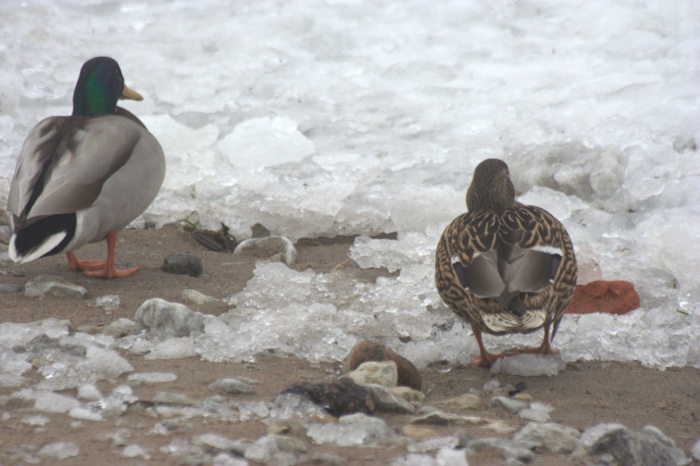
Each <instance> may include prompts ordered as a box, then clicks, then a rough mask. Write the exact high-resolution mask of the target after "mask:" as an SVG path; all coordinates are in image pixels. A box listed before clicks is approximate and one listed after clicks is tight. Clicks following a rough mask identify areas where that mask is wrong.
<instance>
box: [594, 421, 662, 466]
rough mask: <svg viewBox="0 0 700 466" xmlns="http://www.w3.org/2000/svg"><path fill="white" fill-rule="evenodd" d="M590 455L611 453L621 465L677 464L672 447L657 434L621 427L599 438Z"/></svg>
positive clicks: (659, 465)
mask: <svg viewBox="0 0 700 466" xmlns="http://www.w3.org/2000/svg"><path fill="white" fill-rule="evenodd" d="M588 454H589V455H603V454H609V455H611V456H613V457H614V458H615V460H617V461H618V463H619V464H620V465H621V466H676V461H675V460H674V458H673V455H672V452H671V449H670V448H669V447H668V446H666V445H664V444H663V443H662V442H661V441H659V440H658V439H657V438H656V437H655V436H653V435H649V434H646V433H640V432H634V431H632V430H629V429H627V428H620V429H616V430H613V431H611V432H608V433H606V434H605V435H603V436H602V437H601V438H599V439H598V440H597V441H596V442H595V443H594V444H593V446H592V447H591V449H590V450H589V452H588Z"/></svg>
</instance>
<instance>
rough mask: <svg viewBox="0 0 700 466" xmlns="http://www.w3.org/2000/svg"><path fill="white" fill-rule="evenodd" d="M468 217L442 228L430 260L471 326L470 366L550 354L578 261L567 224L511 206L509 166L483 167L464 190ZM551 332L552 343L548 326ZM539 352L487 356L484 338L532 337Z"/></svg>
mask: <svg viewBox="0 0 700 466" xmlns="http://www.w3.org/2000/svg"><path fill="white" fill-rule="evenodd" d="M467 209H468V212H467V213H466V214H462V215H460V216H459V217H457V218H456V219H454V220H453V221H452V223H450V224H449V225H448V226H447V228H445V231H444V233H443V234H442V237H441V238H440V241H439V243H438V246H437V251H436V254H435V284H436V285H437V289H438V292H439V293H440V296H441V297H442V300H443V301H444V302H445V303H446V304H447V305H448V306H449V308H450V309H452V311H453V312H454V313H455V314H457V315H458V316H459V317H460V318H461V319H462V320H464V321H465V322H467V323H469V324H470V325H471V327H472V331H473V332H474V337H475V338H476V341H477V344H478V345H479V352H480V355H479V356H476V355H475V356H472V364H474V365H475V366H481V367H489V366H490V365H491V363H492V362H493V361H495V360H496V359H498V358H501V357H504V356H510V355H513V354H518V353H521V352H531V353H541V354H552V353H556V352H557V350H555V349H553V348H552V347H550V341H551V339H554V335H555V334H556V332H557V328H558V327H559V322H560V321H561V318H562V316H563V315H564V311H565V310H566V306H567V305H568V304H569V301H570V300H571V296H572V295H573V293H574V288H575V286H576V257H575V256H574V248H573V245H572V244H571V238H569V234H568V233H567V232H566V229H565V228H564V226H563V225H562V224H561V223H560V222H559V221H558V220H557V219H556V218H554V217H553V216H552V214H550V213H549V212H547V211H546V210H544V209H540V208H539V207H535V206H525V205H522V204H520V203H519V202H516V201H515V190H514V189H513V183H512V182H511V180H510V175H509V172H508V165H506V164H505V162H503V161H501V160H498V159H489V160H485V161H483V162H481V163H480V164H479V165H478V166H477V167H476V170H475V171H474V179H473V180H472V183H471V186H469V189H468V190H467ZM552 325H553V327H552V333H551V338H550V327H551V326H552ZM542 327H544V339H543V340H542V344H541V345H540V346H539V347H536V348H527V349H523V350H511V351H507V352H504V353H500V354H491V353H489V352H487V351H486V348H484V344H483V342H482V340H481V332H486V333H490V334H493V335H502V334H507V333H531V332H534V331H536V330H538V329H540V328H542Z"/></svg>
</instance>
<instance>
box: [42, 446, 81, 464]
mask: <svg viewBox="0 0 700 466" xmlns="http://www.w3.org/2000/svg"><path fill="white" fill-rule="evenodd" d="M79 453H80V450H79V449H78V446H77V445H76V444H75V443H73V442H54V443H49V444H47V445H44V446H43V447H42V448H41V450H39V454H40V455H41V456H50V457H52V458H56V459H59V460H62V459H66V458H71V457H74V456H78V454H79Z"/></svg>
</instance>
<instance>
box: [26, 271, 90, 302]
mask: <svg viewBox="0 0 700 466" xmlns="http://www.w3.org/2000/svg"><path fill="white" fill-rule="evenodd" d="M86 294H87V289H85V287H82V286H79V285H75V284H73V283H71V282H69V281H67V280H64V279H63V278H61V277H55V276H53V275H39V276H38V277H36V278H35V279H34V280H30V281H28V282H27V284H26V285H25V286H24V295H25V296H27V297H29V298H45V297H47V296H52V297H60V296H67V297H74V298H84V297H85V295H86Z"/></svg>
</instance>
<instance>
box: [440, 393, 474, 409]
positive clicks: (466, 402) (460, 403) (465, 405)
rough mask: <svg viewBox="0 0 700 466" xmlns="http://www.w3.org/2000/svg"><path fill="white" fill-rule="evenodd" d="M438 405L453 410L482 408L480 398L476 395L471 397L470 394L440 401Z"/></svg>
mask: <svg viewBox="0 0 700 466" xmlns="http://www.w3.org/2000/svg"><path fill="white" fill-rule="evenodd" d="M440 404H441V405H446V406H449V407H451V408H455V409H480V408H483V407H484V402H483V401H482V400H481V398H480V397H479V396H478V395H473V394H471V393H465V394H464V395H461V396H458V397H456V398H450V399H448V400H445V401H442V402H441V403H440Z"/></svg>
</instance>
